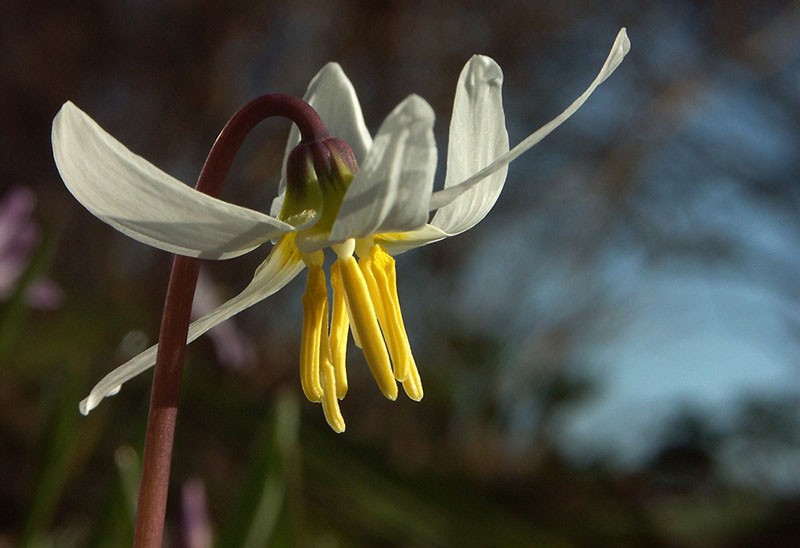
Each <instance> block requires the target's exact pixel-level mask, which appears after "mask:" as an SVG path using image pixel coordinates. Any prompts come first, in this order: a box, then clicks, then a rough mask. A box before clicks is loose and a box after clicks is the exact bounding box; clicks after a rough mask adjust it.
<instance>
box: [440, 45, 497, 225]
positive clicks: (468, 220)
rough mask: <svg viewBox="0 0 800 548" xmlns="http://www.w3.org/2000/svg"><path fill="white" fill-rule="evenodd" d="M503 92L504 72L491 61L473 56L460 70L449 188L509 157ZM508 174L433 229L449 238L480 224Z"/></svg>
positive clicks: (475, 191) (444, 213)
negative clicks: (446, 234) (496, 161)
mask: <svg viewBox="0 0 800 548" xmlns="http://www.w3.org/2000/svg"><path fill="white" fill-rule="evenodd" d="M502 87H503V71H502V70H500V67H499V66H498V65H497V63H495V61H494V60H493V59H491V58H489V57H485V56H483V55H473V56H472V59H470V60H469V62H468V63H467V64H466V65H465V66H464V69H463V70H462V71H461V76H460V77H459V79H458V86H457V87H456V97H455V100H454V102H453V117H452V119H451V120H450V139H449V141H448V148H447V176H446V177H445V181H444V187H445V188H449V187H451V186H453V185H455V184H457V183H459V182H461V181H463V180H464V179H466V178H467V177H469V176H470V175H472V174H473V173H475V172H477V171H479V170H480V169H482V168H484V167H486V166H487V165H489V164H490V163H492V161H493V160H495V159H496V158H498V157H500V156H502V155H503V154H505V153H506V152H508V132H507V131H506V121H505V115H504V114H503V96H502ZM507 171H508V166H503V167H502V168H501V169H499V170H497V171H495V172H494V173H492V174H491V175H489V176H488V177H486V179H484V181H483V182H482V183H481V185H480V186H479V187H474V188H471V189H470V190H468V191H466V192H464V193H463V194H461V195H460V196H459V197H458V198H456V199H455V200H453V201H452V202H450V203H449V204H448V205H446V206H445V207H443V208H441V209H439V210H438V211H437V212H436V215H434V217H433V219H432V220H431V224H432V225H434V226H436V227H439V228H440V229H442V230H443V231H444V232H446V233H448V234H459V233H461V232H464V231H465V230H469V229H470V228H472V227H473V226H475V225H476V224H478V223H479V222H480V221H481V219H483V218H484V217H485V216H486V214H487V213H489V210H491V209H492V207H493V206H494V204H495V202H496V201H497V198H498V196H500V192H501V191H502V190H503V184H504V183H505V180H506V172H507Z"/></svg>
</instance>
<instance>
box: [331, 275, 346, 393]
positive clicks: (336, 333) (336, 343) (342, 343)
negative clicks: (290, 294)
mask: <svg viewBox="0 0 800 548" xmlns="http://www.w3.org/2000/svg"><path fill="white" fill-rule="evenodd" d="M331 287H332V288H333V306H332V308H333V312H332V314H331V331H330V347H331V360H332V361H333V371H334V374H335V379H336V397H337V398H339V399H340V400H341V399H342V398H344V396H345V394H347V368H346V361H347V333H348V331H350V318H349V316H348V312H347V302H346V301H345V293H344V286H342V274H341V272H340V271H339V263H338V262H336V263H333V266H332V267H331Z"/></svg>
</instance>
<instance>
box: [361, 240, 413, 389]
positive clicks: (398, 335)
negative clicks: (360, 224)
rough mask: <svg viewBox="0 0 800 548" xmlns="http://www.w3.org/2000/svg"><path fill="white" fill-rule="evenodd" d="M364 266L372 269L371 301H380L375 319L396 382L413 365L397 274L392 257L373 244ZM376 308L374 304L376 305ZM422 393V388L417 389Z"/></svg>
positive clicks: (406, 374)
mask: <svg viewBox="0 0 800 548" xmlns="http://www.w3.org/2000/svg"><path fill="white" fill-rule="evenodd" d="M361 262H362V263H363V264H364V266H365V268H367V269H369V270H370V271H371V276H370V277H371V278H372V280H373V284H372V285H371V286H370V293H371V294H372V300H373V301H380V303H381V307H380V310H379V313H378V318H379V320H380V323H381V329H382V330H383V335H384V337H385V338H386V345H387V346H388V347H389V354H390V355H391V357H392V364H393V365H394V376H395V378H396V379H397V380H398V381H401V382H403V381H405V380H406V379H408V378H409V375H410V374H411V369H412V367H413V368H416V366H415V365H414V357H413V355H412V354H411V344H410V343H409V342H408V335H407V334H406V328H405V325H404V324H403V314H402V312H401V311H400V299H399V297H398V295H397V274H396V273H395V266H394V258H393V257H392V256H391V255H389V254H388V253H386V251H384V250H383V248H382V247H381V246H379V245H373V246H372V247H371V249H370V250H369V253H368V254H367V256H366V257H365V258H363V259H362V260H361ZM376 308H377V307H376ZM420 392H421V390H420Z"/></svg>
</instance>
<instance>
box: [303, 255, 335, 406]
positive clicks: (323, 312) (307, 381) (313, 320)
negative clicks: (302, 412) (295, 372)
mask: <svg viewBox="0 0 800 548" xmlns="http://www.w3.org/2000/svg"><path fill="white" fill-rule="evenodd" d="M320 255H321V252H320ZM304 259H307V258H306V257H304ZM314 259H316V257H315V258H314ZM306 263H307V264H308V280H307V282H306V291H305V293H304V294H303V332H302V335H301V337H300V384H301V385H302V387H303V393H304V394H305V395H306V398H308V399H309V400H310V401H313V402H318V401H320V400H321V398H322V385H321V384H320V371H319V363H320V353H329V352H330V350H329V348H328V337H327V335H328V333H327V331H328V330H327V327H328V290H327V287H326V284H325V273H324V272H323V271H322V264H321V261H319V264H316V263H317V261H316V260H313V261H312V260H306Z"/></svg>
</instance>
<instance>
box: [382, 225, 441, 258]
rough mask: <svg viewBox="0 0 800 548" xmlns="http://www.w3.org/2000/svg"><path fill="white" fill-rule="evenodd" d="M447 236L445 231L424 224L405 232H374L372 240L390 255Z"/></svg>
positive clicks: (398, 253)
mask: <svg viewBox="0 0 800 548" xmlns="http://www.w3.org/2000/svg"><path fill="white" fill-rule="evenodd" d="M447 237H448V234H447V233H446V232H443V231H442V230H441V229H440V228H437V227H435V226H433V225H429V224H428V225H425V226H423V227H421V228H417V229H415V230H409V231H407V232H387V233H384V234H376V235H375V236H374V237H373V241H374V242H375V243H376V244H380V246H381V247H383V248H384V249H385V250H386V251H387V252H388V253H389V254H390V255H400V254H401V253H405V252H406V251H409V250H411V249H416V248H418V247H422V246H424V245H428V244H432V243H434V242H438V241H439V240H444V239H445V238H447Z"/></svg>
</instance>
